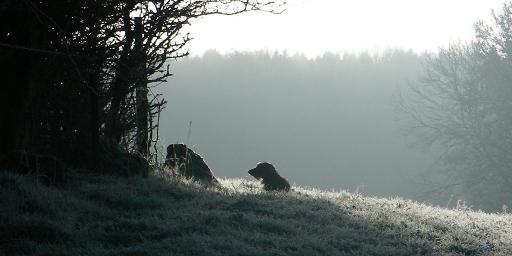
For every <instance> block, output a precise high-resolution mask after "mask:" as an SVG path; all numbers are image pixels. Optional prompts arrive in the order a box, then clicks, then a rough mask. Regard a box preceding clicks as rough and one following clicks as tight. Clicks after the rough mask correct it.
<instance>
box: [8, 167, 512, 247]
mask: <svg viewBox="0 0 512 256" xmlns="http://www.w3.org/2000/svg"><path fill="white" fill-rule="evenodd" d="M72 180H73V181H71V182H69V183H68V184H66V185H65V186H63V187H46V186H44V185H39V184H37V183H35V182H34V181H33V180H31V179H29V178H27V177H22V176H16V175H12V174H6V173H0V198H1V203H0V255H512V216H511V215H509V214H485V213H482V212H473V211H470V210H467V209H459V210H448V209H442V208H437V207H432V206H427V205H422V204H418V203H415V202H412V201H407V200H403V199H399V198H393V199H383V198H371V197H363V196H361V195H358V194H352V193H348V192H343V191H341V192H326V191H320V190H316V189H309V188H299V187H294V191H293V192H290V193H288V194H285V193H267V192H262V190H261V187H260V185H259V184H257V183H254V182H252V181H247V180H221V182H222V184H223V186H224V188H223V189H206V188H203V187H201V186H199V185H198V184H195V183H192V182H188V181H184V180H178V179H174V178H172V177H169V176H166V175H153V176H151V177H149V178H147V179H141V178H119V177H117V178H116V177H95V176H87V175H83V174H74V176H73V177H72Z"/></svg>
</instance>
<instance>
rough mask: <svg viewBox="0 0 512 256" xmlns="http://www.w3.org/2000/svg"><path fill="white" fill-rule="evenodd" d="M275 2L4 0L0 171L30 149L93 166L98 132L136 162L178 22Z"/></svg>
mask: <svg viewBox="0 0 512 256" xmlns="http://www.w3.org/2000/svg"><path fill="white" fill-rule="evenodd" d="M275 7H276V5H275V4H274V3H273V2H260V1H241V0H231V1H220V0H219V1H217V0H216V1H181V0H164V1H139V0H128V1H121V0H114V1H100V0H91V1H68V0H57V1H34V0H6V1H2V2H1V3H0V56H2V63H5V64H7V65H4V66H3V67H2V69H1V72H2V73H1V76H2V93H0V123H1V124H2V125H1V126H0V129H1V130H0V156H3V159H7V158H10V159H9V160H8V161H7V160H5V161H2V162H0V168H3V169H5V168H9V162H12V161H11V160H14V161H15V160H16V159H17V158H16V157H15V158H11V153H12V152H28V155H51V156H54V157H56V158H57V159H60V160H62V161H63V162H65V163H66V164H67V165H68V166H69V167H73V168H77V167H86V168H89V169H99V166H98V163H99V155H100V147H101V145H100V138H101V137H104V138H106V139H107V140H109V141H112V142H113V143H115V144H117V145H119V146H120V148H121V149H122V150H123V151H124V152H126V153H127V154H128V153H130V154H133V155H136V156H137V157H128V158H130V159H132V160H133V159H135V158H138V157H139V156H140V157H141V158H139V160H133V161H134V162H135V163H136V164H135V163H134V165H139V163H142V162H144V161H142V159H148V158H149V155H150V153H151V152H150V149H151V145H152V144H153V143H154V142H155V141H156V140H157V139H158V133H153V131H154V130H155V129H156V128H157V127H158V115H159V113H160V111H161V109H162V108H163V106H164V104H165V100H163V99H161V98H160V95H158V94H154V93H152V91H151V86H150V85H151V84H152V83H160V82H163V81H166V79H167V78H168V77H169V76H171V74H170V72H169V68H168V66H166V63H167V61H168V60H170V59H177V58H180V57H182V56H185V55H187V54H188V53H187V51H184V50H183V47H184V46H185V45H186V43H187V42H188V41H189V40H190V38H189V37H188V35H186V34H184V33H182V29H183V27H184V26H186V25H188V24H189V22H190V20H192V19H194V18H198V17H201V16H204V15H210V14H237V13H242V12H246V11H252V10H264V9H266V10H268V11H272V10H274V8H275ZM118 159H119V158H118ZM130 165H132V164H130ZM141 166H143V167H142V168H144V166H147V164H141ZM29 167H30V166H29ZM146 169H147V168H146ZM129 172H131V171H129ZM145 172H147V171H142V173H145ZM139 173H140V172H139Z"/></svg>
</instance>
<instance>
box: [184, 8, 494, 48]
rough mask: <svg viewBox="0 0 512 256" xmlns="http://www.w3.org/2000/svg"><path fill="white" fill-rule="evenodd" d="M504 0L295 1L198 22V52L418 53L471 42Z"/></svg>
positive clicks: (195, 33)
mask: <svg viewBox="0 0 512 256" xmlns="http://www.w3.org/2000/svg"><path fill="white" fill-rule="evenodd" d="M503 2H504V1H503V0H385V1H384V0H289V1H288V3H289V4H288V7H287V11H286V12H285V13H284V14H281V15H271V14H265V13H250V14H244V15H238V16H229V17H226V16H213V17H207V18H204V19H201V20H197V21H196V22H194V23H193V24H192V28H191V35H192V37H194V38H195V39H194V40H193V41H192V42H191V43H190V45H189V49H190V51H191V53H192V54H202V53H203V52H204V51H206V50H208V49H217V50H218V51H220V52H230V51H233V50H239V51H253V50H262V49H264V50H265V49H268V50H275V49H278V50H287V51H288V52H289V53H296V52H302V53H305V54H306V55H307V56H310V57H312V56H316V55H319V54H322V53H323V52H325V51H332V52H343V51H348V52H353V51H356V52H357V51H363V50H370V51H380V50H383V49H386V48H391V47H400V48H406V49H413V50H415V51H417V52H422V51H425V50H435V49H437V48H438V47H439V46H446V45H447V44H448V43H449V42H460V41H467V40H468V39H470V38H472V36H473V24H474V22H475V21H476V20H478V19H483V20H488V19H489V18H490V17H491V9H497V8H500V7H501V4H502V3H503Z"/></svg>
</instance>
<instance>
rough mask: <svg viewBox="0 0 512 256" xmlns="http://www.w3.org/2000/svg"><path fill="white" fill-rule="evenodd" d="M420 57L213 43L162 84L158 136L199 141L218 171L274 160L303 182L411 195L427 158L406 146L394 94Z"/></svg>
mask: <svg viewBox="0 0 512 256" xmlns="http://www.w3.org/2000/svg"><path fill="white" fill-rule="evenodd" d="M426 58H427V56H423V55H418V54H416V53H414V52H412V51H404V50H399V49H396V50H395V49H393V50H388V51H385V52H384V53H382V54H369V53H361V54H343V55H340V54H333V53H327V54H325V55H323V56H320V57H318V58H315V59H307V58H306V57H304V56H300V55H295V56H290V55H287V54H284V53H273V52H259V53H232V54H226V55H221V54H219V53H217V52H215V51H209V52H207V53H206V54H204V56H201V57H190V58H186V59H182V60H181V61H179V62H176V63H174V64H173V65H172V67H173V69H174V70H175V71H176V75H175V76H174V77H173V79H172V80H170V81H169V82H168V83H167V84H166V85H165V86H162V87H160V90H159V92H160V93H162V94H163V95H164V96H165V98H166V99H167V100H168V104H167V107H166V109H165V110H164V111H163V112H162V116H161V125H162V129H161V134H162V139H163V142H164V144H170V143H175V142H177V141H183V142H189V143H190V144H191V145H195V146H196V149H197V151H198V152H199V153H202V154H204V157H205V159H206V161H207V162H208V163H209V164H210V166H212V167H213V169H214V171H215V173H216V175H219V176H221V177H222V176H229V177H240V176H244V175H247V173H246V171H247V170H249V168H250V167H252V166H253V165H254V164H256V163H257V162H258V161H270V162H272V163H274V164H275V165H276V167H277V168H278V170H280V172H281V173H282V174H283V175H285V176H287V177H289V178H290V180H291V181H292V182H297V183H299V184H301V185H307V186H315V187H323V188H344V189H357V188H358V187H359V190H360V191H361V192H363V193H368V194H376V195H389V196H390V195H402V196H407V197H413V196H414V195H416V194H418V192H420V191H421V190H419V189H418V186H417V184H416V183H412V182H411V181H412V180H415V179H416V178H417V176H418V175H419V173H421V171H422V170H424V169H425V168H427V167H428V166H429V163H430V161H431V158H432V157H431V156H430V155H428V154H424V153H422V152H420V151H418V150H411V149H410V148H409V147H408V145H407V142H406V140H405V138H404V136H403V134H402V133H401V124H400V123H398V122H397V117H399V115H397V114H396V112H395V110H396V106H398V104H396V102H397V100H396V99H397V93H398V92H399V89H400V87H404V86H406V85H407V83H408V81H409V82H414V81H417V80H418V78H419V76H420V74H421V72H422V63H423V62H424V60H425V59H426ZM189 121H192V127H191V133H190V134H191V135H190V137H189V138H187V137H188V135H187V134H189Z"/></svg>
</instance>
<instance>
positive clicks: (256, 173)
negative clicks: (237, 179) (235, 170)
mask: <svg viewBox="0 0 512 256" xmlns="http://www.w3.org/2000/svg"><path fill="white" fill-rule="evenodd" d="M248 173H249V174H250V175H251V176H253V177H254V178H256V179H257V180H260V179H261V178H262V177H261V176H260V175H259V172H258V170H257V167H256V168H254V169H251V170H249V171H248Z"/></svg>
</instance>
